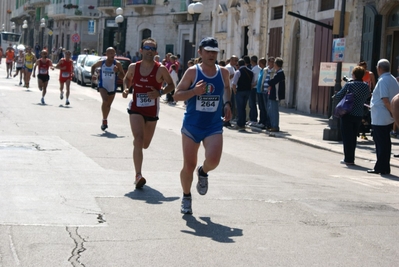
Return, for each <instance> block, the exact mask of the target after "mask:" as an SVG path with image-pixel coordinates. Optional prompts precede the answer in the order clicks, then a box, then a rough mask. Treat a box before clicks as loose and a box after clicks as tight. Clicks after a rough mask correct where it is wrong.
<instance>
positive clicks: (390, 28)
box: [383, 5, 399, 77]
mask: <svg viewBox="0 0 399 267" xmlns="http://www.w3.org/2000/svg"><path fill="white" fill-rule="evenodd" d="M386 25H387V28H386V49H385V51H386V55H383V56H385V57H386V58H387V59H388V60H389V61H390V62H391V73H392V75H394V76H395V77H396V76H398V74H399V73H398V71H397V69H398V67H399V5H398V6H397V7H396V8H394V9H392V11H391V13H389V14H388V17H387V23H386Z"/></svg>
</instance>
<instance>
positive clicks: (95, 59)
mask: <svg viewBox="0 0 399 267" xmlns="http://www.w3.org/2000/svg"><path fill="white" fill-rule="evenodd" d="M98 60H99V58H89V59H87V61H86V63H85V65H86V66H88V67H90V66H92V65H93V64H94V63H96V62H97V61H98Z"/></svg>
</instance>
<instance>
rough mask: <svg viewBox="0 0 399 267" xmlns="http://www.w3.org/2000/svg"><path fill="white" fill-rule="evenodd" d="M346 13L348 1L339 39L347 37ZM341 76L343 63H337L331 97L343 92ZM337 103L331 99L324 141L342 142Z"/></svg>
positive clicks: (343, 4) (342, 10) (344, 10)
mask: <svg viewBox="0 0 399 267" xmlns="http://www.w3.org/2000/svg"><path fill="white" fill-rule="evenodd" d="M345 12H346V0H342V4H341V14H340V22H339V35H338V38H343V37H345V33H344V31H345ZM341 76H342V62H337V72H336V76H335V86H334V89H333V92H331V97H332V96H333V95H335V94H336V93H338V92H339V91H340V90H341V88H342V87H341ZM337 104H338V103H337V101H336V100H335V99H331V105H330V110H331V112H330V114H331V116H330V118H329V120H328V126H329V127H328V128H325V129H324V131H323V140H331V141H341V140H342V135H341V125H340V120H339V119H338V118H335V117H334V114H333V113H334V112H333V111H334V108H335V106H336V105H337Z"/></svg>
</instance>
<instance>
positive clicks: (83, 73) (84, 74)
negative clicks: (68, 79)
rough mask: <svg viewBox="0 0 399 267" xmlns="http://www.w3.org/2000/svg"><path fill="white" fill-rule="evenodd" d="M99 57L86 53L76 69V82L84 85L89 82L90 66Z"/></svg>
mask: <svg viewBox="0 0 399 267" xmlns="http://www.w3.org/2000/svg"><path fill="white" fill-rule="evenodd" d="M100 58H101V57H99V56H94V55H87V56H86V57H85V58H84V59H83V60H82V62H81V63H80V67H79V68H78V69H77V70H78V74H77V76H76V80H77V81H78V84H80V85H82V86H85V85H86V84H87V83H91V66H93V65H94V63H96V62H97V61H98V60H100Z"/></svg>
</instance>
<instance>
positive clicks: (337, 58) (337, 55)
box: [332, 38, 345, 62]
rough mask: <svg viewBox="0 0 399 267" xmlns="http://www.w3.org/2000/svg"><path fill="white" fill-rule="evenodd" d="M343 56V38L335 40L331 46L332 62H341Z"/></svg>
mask: <svg viewBox="0 0 399 267" xmlns="http://www.w3.org/2000/svg"><path fill="white" fill-rule="evenodd" d="M344 56H345V38H336V39H334V40H333V46H332V62H342V61H344Z"/></svg>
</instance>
